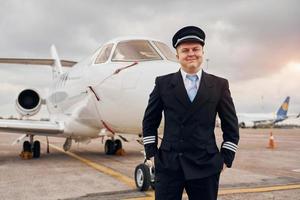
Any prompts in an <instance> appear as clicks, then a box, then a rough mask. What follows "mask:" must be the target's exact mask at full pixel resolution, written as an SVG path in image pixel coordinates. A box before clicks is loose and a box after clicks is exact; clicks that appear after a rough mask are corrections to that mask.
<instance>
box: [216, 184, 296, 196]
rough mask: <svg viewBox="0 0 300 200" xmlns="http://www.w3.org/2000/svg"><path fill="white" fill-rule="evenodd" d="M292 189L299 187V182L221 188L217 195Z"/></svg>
mask: <svg viewBox="0 0 300 200" xmlns="http://www.w3.org/2000/svg"><path fill="white" fill-rule="evenodd" d="M292 189H300V184H293V185H277V186H266V187H256V188H237V189H221V190H220V191H219V195H227V194H241V193H259V192H272V191H279V190H292Z"/></svg>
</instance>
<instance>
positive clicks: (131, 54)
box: [112, 40, 162, 61]
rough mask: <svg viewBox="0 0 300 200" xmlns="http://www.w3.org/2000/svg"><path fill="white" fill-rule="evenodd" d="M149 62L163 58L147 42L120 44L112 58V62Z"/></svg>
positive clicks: (133, 41) (136, 41)
mask: <svg viewBox="0 0 300 200" xmlns="http://www.w3.org/2000/svg"><path fill="white" fill-rule="evenodd" d="M148 60H162V58H161V57H160V55H159V54H158V53H157V52H156V51H155V49H154V48H153V47H152V46H151V44H150V43H149V42H148V41H146V40H130V41H123V42H119V43H118V45H117V47H116V49H115V52H114V54H113V57H112V61H148Z"/></svg>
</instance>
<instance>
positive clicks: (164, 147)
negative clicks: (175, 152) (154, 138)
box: [160, 140, 171, 151]
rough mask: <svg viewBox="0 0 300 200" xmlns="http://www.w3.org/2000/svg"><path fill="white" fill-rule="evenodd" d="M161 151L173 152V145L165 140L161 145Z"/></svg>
mask: <svg viewBox="0 0 300 200" xmlns="http://www.w3.org/2000/svg"><path fill="white" fill-rule="evenodd" d="M160 149H162V150H165V151H171V144H170V143H168V142H166V141H164V140H163V141H162V142H161V144H160Z"/></svg>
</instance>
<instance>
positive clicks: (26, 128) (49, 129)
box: [0, 119, 64, 136]
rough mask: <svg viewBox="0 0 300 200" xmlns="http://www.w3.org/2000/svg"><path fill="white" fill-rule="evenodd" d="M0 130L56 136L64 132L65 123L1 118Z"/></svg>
mask: <svg viewBox="0 0 300 200" xmlns="http://www.w3.org/2000/svg"><path fill="white" fill-rule="evenodd" d="M0 132H6V133H7V132H9V133H18V134H28V135H43V136H56V135H59V134H62V133H63V132H64V124H63V123H61V122H51V121H34V120H6V119H0Z"/></svg>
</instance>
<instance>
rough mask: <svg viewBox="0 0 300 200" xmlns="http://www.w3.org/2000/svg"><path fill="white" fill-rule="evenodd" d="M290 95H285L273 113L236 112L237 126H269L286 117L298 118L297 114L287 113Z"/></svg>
mask: <svg viewBox="0 0 300 200" xmlns="http://www.w3.org/2000/svg"><path fill="white" fill-rule="evenodd" d="M289 102H290V97H289V96H288V97H286V98H285V100H284V101H283V103H282V104H281V106H280V107H279V109H278V110H277V112H276V115H275V114H274V113H238V114H237V116H238V120H239V126H240V127H241V128H263V127H271V126H273V125H275V124H276V123H278V122H281V121H284V120H286V119H288V118H293V117H294V118H298V117H299V115H288V114H287V113H288V108H289Z"/></svg>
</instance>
